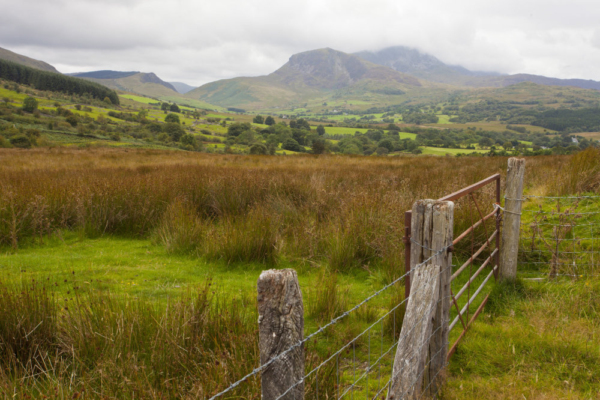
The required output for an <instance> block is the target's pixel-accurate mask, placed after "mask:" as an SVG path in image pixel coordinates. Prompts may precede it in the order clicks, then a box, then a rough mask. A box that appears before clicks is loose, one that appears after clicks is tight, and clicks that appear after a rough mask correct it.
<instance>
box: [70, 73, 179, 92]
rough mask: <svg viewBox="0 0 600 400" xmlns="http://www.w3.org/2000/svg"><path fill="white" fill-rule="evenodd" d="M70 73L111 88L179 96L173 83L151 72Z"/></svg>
mask: <svg viewBox="0 0 600 400" xmlns="http://www.w3.org/2000/svg"><path fill="white" fill-rule="evenodd" d="M72 75H73V76H75V77H78V78H83V79H87V80H89V81H92V82H97V83H100V84H102V85H104V86H107V87H109V88H111V89H115V90H122V91H125V92H131V93H137V94H141V95H144V96H150V97H165V96H179V93H178V92H177V90H176V89H175V87H174V86H173V85H171V84H170V83H168V82H165V81H163V80H162V79H160V78H159V77H158V76H156V75H155V74H154V73H152V72H150V73H145V72H136V71H130V72H121V71H91V72H80V73H76V74H72Z"/></svg>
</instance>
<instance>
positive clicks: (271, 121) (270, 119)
mask: <svg viewBox="0 0 600 400" xmlns="http://www.w3.org/2000/svg"><path fill="white" fill-rule="evenodd" d="M265 124H267V125H269V126H271V125H275V119H274V118H273V117H271V116H270V115H268V116H267V118H265Z"/></svg>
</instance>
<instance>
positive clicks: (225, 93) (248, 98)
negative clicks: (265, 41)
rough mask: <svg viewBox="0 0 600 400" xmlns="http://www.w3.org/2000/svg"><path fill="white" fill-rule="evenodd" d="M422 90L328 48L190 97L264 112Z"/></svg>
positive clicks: (394, 73)
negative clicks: (301, 103) (303, 103)
mask: <svg viewBox="0 0 600 400" xmlns="http://www.w3.org/2000/svg"><path fill="white" fill-rule="evenodd" d="M421 86H422V83H421V82H420V81H419V79H417V78H415V77H413V76H410V75H407V74H404V73H401V72H398V71H395V70H393V69H391V68H388V67H385V66H380V65H377V64H374V63H371V62H369V61H366V60H364V59H361V58H360V57H357V56H355V55H352V54H347V53H343V52H341V51H336V50H333V49H329V48H326V49H319V50H312V51H307V52H303V53H299V54H294V55H293V56H291V57H290V59H289V61H288V62H287V63H286V64H285V65H283V66H282V67H281V68H279V69H278V70H277V71H275V72H273V73H271V74H269V75H266V76H259V77H252V78H249V77H242V78H234V79H225V80H220V81H217V82H212V83H208V84H206V85H203V86H200V87H199V88H197V89H194V90H192V91H191V92H189V93H187V94H186V97H190V98H194V99H200V100H203V101H206V102H209V103H212V104H217V105H220V106H225V107H247V108H261V107H271V106H283V105H284V103H286V102H298V101H306V100H308V99H314V98H318V97H324V96H332V95H333V96H335V95H336V93H337V94H341V93H344V94H345V95H348V94H352V95H355V96H360V95H365V94H367V93H380V94H388V95H402V94H404V93H406V92H407V91H410V90H413V89H414V88H418V87H421Z"/></svg>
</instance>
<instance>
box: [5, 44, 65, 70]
mask: <svg viewBox="0 0 600 400" xmlns="http://www.w3.org/2000/svg"><path fill="white" fill-rule="evenodd" d="M0 59H2V60H7V61H12V62H14V63H17V64H22V65H25V66H27V67H31V68H35V69H41V70H42V71H48V72H54V73H57V74H58V73H59V72H58V71H57V70H56V68H54V67H53V66H52V65H50V64H48V63H45V62H43V61H39V60H34V59H33V58H29V57H26V56H23V55H21V54H17V53H13V52H12V51H10V50H6V49H3V48H1V47H0Z"/></svg>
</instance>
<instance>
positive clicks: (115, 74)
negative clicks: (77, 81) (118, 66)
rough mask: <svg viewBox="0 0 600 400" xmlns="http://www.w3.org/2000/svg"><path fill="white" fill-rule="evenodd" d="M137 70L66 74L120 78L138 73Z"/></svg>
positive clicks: (79, 76)
mask: <svg viewBox="0 0 600 400" xmlns="http://www.w3.org/2000/svg"><path fill="white" fill-rule="evenodd" d="M139 73H140V72H139V71H130V72H122V71H110V70H104V71H91V72H76V73H74V74H68V75H71V76H76V77H77V78H94V79H120V78H127V77H129V76H131V75H135V74H139Z"/></svg>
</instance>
